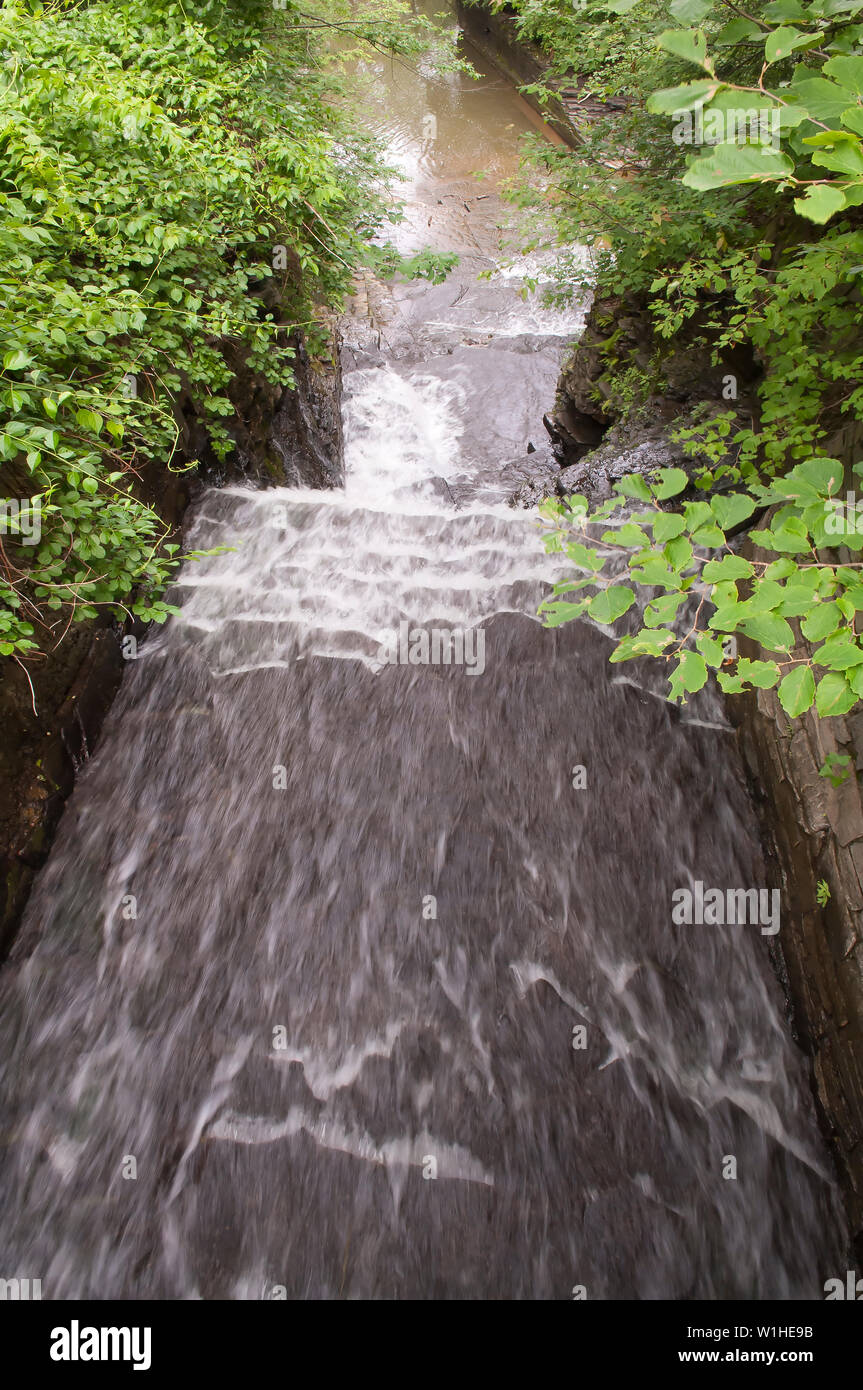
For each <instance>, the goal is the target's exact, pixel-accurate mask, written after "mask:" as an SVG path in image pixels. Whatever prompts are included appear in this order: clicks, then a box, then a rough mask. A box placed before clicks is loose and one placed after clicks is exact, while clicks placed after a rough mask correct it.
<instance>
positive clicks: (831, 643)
mask: <svg viewBox="0 0 863 1390" xmlns="http://www.w3.org/2000/svg"><path fill="white" fill-rule="evenodd" d="M812 660H813V661H814V662H815V664H816V666H829V667H830V668H831V669H832V670H834V671H847V670H848V668H849V666H860V665H863V649H861V647H860V646H859V645H858V643H857V642H856V641H855V640H854V638H853V637H852V635H851V633H850V632H849V630H848V628H844V629H843V630H842V632H840V633H837V635H836V636H835V637H830V638H828V640H827V641H826V642H824V643H823V644H822V646H820V647H818V648H816V650H815V652H814V653H813V655H812Z"/></svg>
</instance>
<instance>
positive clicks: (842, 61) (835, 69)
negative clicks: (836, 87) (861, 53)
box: [823, 57, 863, 97]
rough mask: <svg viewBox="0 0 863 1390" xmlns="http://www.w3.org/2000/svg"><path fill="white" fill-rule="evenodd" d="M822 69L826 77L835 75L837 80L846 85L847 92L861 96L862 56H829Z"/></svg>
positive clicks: (862, 87)
mask: <svg viewBox="0 0 863 1390" xmlns="http://www.w3.org/2000/svg"><path fill="white" fill-rule="evenodd" d="M823 70H824V72H826V74H827V76H828V77H835V79H836V81H837V82H839V83H841V85H842V86H843V87H847V88H848V90H849V92H854V93H855V94H856V95H857V96H858V97H863V58H841V57H840V58H831V59H830V61H829V62H827V63H825V64H824V69H823Z"/></svg>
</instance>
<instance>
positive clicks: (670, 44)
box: [657, 29, 847, 104]
mask: <svg viewBox="0 0 863 1390" xmlns="http://www.w3.org/2000/svg"><path fill="white" fill-rule="evenodd" d="M657 42H658V43H659V46H660V48H664V49H665V51H666V53H673V54H674V55H675V57H677V58H683V59H684V60H685V61H686V62H687V63H695V65H696V67H699V68H708V70H710V69H711V66H712V65H711V64H709V63H708V62H707V38H706V37H705V34H704V32H703V30H701V29H665V30H664V31H663V32H662V33H661V34H660V35H659V39H658V40H657ZM846 104H847V103H846Z"/></svg>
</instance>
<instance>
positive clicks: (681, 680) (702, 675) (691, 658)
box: [669, 652, 707, 705]
mask: <svg viewBox="0 0 863 1390" xmlns="http://www.w3.org/2000/svg"><path fill="white" fill-rule="evenodd" d="M706 681H707V663H706V662H705V660H704V657H703V656H699V654H698V652H684V653H683V655H682V656H681V658H680V660H679V661H678V663H677V666H676V667H675V669H674V672H673V673H672V675H671V678H670V680H669V699H670V700H674V701H676V700H680V701H681V702H682V703H683V704H684V705H685V704H686V699H685V696H686V695H687V694H689V693H692V692H694V691H696V690H700V689H701V688H702V686H703V685H705V684H706Z"/></svg>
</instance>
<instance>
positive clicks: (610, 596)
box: [588, 584, 635, 625]
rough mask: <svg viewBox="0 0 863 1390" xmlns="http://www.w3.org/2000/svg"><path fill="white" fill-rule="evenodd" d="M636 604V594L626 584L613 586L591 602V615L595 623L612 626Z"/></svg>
mask: <svg viewBox="0 0 863 1390" xmlns="http://www.w3.org/2000/svg"><path fill="white" fill-rule="evenodd" d="M634 603H635V594H634V593H633V592H632V590H631V589H629V588H627V586H626V585H625V584H611V585H610V586H609V587H608V588H607V589H603V590H602V592H601V593H598V594H595V595H594V597H593V598H592V599H591V600H590V606H589V609H588V611H589V613H590V616H591V618H593V619H594V621H595V622H598V623H603V624H605V625H610V624H611V623H613V622H615V621H616V620H617V619H618V618H620V617H621V616H622V615H623V614H624V613H626V612H627V611H628V610H629V609H630V608H631V607H632V605H633V604H634Z"/></svg>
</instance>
